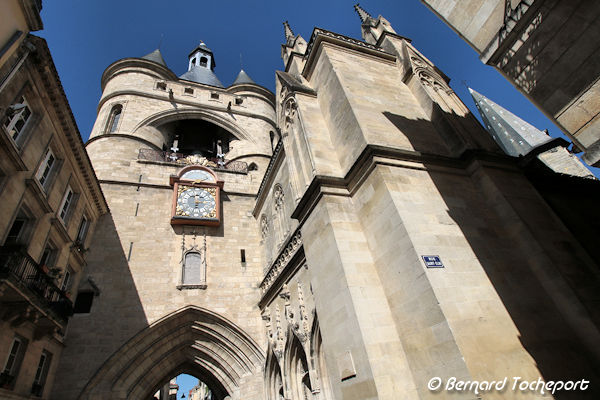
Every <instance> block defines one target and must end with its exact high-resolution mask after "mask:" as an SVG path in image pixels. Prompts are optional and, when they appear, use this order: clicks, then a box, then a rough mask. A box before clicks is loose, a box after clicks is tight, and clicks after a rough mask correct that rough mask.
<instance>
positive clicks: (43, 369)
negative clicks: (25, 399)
mask: <svg viewBox="0 0 600 400" xmlns="http://www.w3.org/2000/svg"><path fill="white" fill-rule="evenodd" d="M51 360H52V354H50V353H49V352H47V351H46V350H44V351H42V355H41V356H40V362H39V363H38V366H37V370H36V371H35V378H34V379H33V385H31V394H32V395H34V396H38V397H41V396H42V394H43V393H44V384H45V383H46V377H47V376H48V370H49V369H50V362H51Z"/></svg>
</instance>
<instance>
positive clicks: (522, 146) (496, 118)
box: [469, 88, 552, 157]
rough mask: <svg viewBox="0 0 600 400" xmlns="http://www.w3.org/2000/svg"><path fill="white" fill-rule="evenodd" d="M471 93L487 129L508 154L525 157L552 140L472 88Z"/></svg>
mask: <svg viewBox="0 0 600 400" xmlns="http://www.w3.org/2000/svg"><path fill="white" fill-rule="evenodd" d="M469 93H471V96H472V97H473V100H474V101H475V106H476V107H477V109H478V110H479V113H480V114H481V119H482V120H483V122H484V125H485V128H486V129H487V130H488V132H489V133H490V134H491V135H492V137H493V138H494V140H495V141H496V143H498V145H499V146H500V147H501V148H502V150H504V152H505V153H506V154H508V155H510V156H513V157H518V156H523V155H526V154H527V153H529V152H530V151H531V150H533V149H534V148H536V147H538V146H539V145H541V144H544V143H546V142H549V141H551V140H552V138H551V137H550V136H548V135H547V134H545V133H544V132H542V131H540V130H539V129H537V128H536V127H535V126H533V125H530V124H528V123H527V122H525V121H523V120H522V119H521V118H519V117H517V116H516V115H514V114H513V113H511V112H510V111H508V110H506V109H505V108H503V107H501V106H499V105H498V104H496V103H494V102H493V101H491V100H490V99H488V98H487V97H485V96H484V95H482V94H480V93H478V92H476V91H475V90H473V89H471V88H469Z"/></svg>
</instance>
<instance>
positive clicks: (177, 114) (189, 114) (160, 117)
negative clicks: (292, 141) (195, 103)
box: [132, 108, 256, 143]
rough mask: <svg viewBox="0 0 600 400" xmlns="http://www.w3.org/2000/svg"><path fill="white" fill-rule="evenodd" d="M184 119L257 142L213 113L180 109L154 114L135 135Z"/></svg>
mask: <svg viewBox="0 0 600 400" xmlns="http://www.w3.org/2000/svg"><path fill="white" fill-rule="evenodd" d="M184 119H201V120H204V121H208V122H210V123H213V124H215V125H217V126H220V127H221V128H223V129H225V130H227V131H228V132H230V133H231V134H232V135H233V136H235V137H236V138H237V139H239V140H248V141H250V142H252V143H255V142H256V141H255V140H254V138H253V137H252V135H250V134H248V132H246V131H245V130H244V129H243V128H241V127H240V126H238V125H237V124H234V123H232V122H230V121H228V120H226V119H225V118H223V117H221V116H219V115H217V114H215V113H211V112H207V111H203V110H198V109H195V108H178V109H174V110H166V111H161V112H158V113H156V114H153V115H151V116H149V117H147V118H145V119H143V120H142V121H140V122H139V123H138V124H137V125H136V126H135V127H134V128H133V131H132V132H133V133H134V134H135V133H136V132H137V131H138V130H139V129H141V128H143V127H145V126H152V127H159V126H160V125H163V124H166V123H169V122H172V121H177V120H184Z"/></svg>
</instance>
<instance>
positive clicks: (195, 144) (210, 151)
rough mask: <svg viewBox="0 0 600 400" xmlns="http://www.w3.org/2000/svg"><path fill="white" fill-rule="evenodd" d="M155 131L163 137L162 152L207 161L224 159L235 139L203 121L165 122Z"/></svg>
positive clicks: (225, 131)
mask: <svg viewBox="0 0 600 400" xmlns="http://www.w3.org/2000/svg"><path fill="white" fill-rule="evenodd" d="M157 129H158V130H159V131H160V132H161V133H162V135H163V137H164V140H165V142H164V144H163V151H170V152H175V153H181V154H183V155H197V156H202V157H205V158H208V159H213V158H217V157H218V156H219V155H222V156H223V157H225V156H226V155H227V154H228V153H229V151H230V149H231V145H232V142H234V141H235V140H236V139H237V138H236V136H235V135H233V134H232V133H231V132H229V131H228V130H227V129H225V128H223V127H221V126H219V125H216V124H213V123H212V122H209V121H206V120H203V119H181V120H174V121H170V122H166V123H164V124H162V125H159V126H158V127H157Z"/></svg>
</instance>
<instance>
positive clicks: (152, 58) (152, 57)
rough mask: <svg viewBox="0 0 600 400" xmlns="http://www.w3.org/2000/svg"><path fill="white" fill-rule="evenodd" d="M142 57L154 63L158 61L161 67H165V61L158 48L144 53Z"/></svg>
mask: <svg viewBox="0 0 600 400" xmlns="http://www.w3.org/2000/svg"><path fill="white" fill-rule="evenodd" d="M142 58H143V59H144V60H149V61H154V62H155V63H158V64H160V65H162V66H163V67H167V63H166V62H165V59H164V58H163V56H162V54H161V53H160V50H159V49H156V50H154V51H153V52H152V53H149V54H146V55H145V56H144V57H142ZM167 68H168V67H167Z"/></svg>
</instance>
